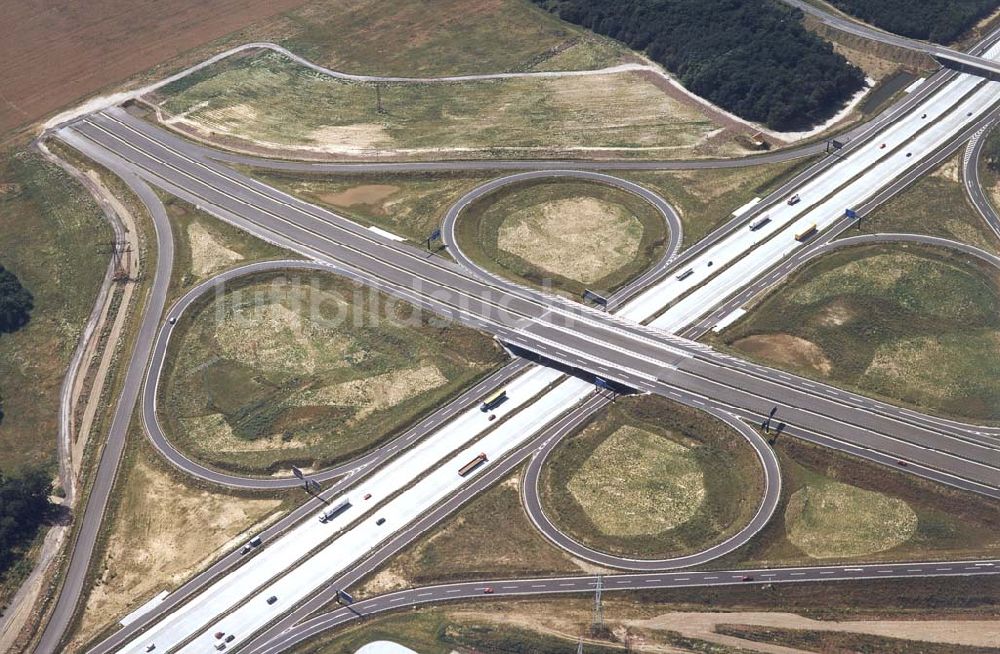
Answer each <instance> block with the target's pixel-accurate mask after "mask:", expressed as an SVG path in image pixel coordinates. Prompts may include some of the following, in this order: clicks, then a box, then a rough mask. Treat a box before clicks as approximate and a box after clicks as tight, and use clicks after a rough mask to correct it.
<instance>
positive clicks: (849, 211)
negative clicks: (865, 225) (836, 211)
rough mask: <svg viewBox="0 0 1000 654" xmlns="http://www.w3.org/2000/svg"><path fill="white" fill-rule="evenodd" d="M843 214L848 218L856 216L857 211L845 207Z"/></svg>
mask: <svg viewBox="0 0 1000 654" xmlns="http://www.w3.org/2000/svg"><path fill="white" fill-rule="evenodd" d="M844 215H845V216H847V217H848V218H857V217H858V212H857V211H855V210H854V209H847V210H846V211H844Z"/></svg>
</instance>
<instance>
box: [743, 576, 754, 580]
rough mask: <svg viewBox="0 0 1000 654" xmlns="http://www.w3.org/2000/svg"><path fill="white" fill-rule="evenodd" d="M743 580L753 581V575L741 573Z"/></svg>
mask: <svg viewBox="0 0 1000 654" xmlns="http://www.w3.org/2000/svg"><path fill="white" fill-rule="evenodd" d="M743 581H753V577H751V576H750V575H743Z"/></svg>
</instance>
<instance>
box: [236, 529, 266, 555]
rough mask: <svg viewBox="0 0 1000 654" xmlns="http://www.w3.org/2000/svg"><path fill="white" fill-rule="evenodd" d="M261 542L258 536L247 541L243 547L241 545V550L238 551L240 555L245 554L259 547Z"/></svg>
mask: <svg viewBox="0 0 1000 654" xmlns="http://www.w3.org/2000/svg"><path fill="white" fill-rule="evenodd" d="M262 542H263V541H262V540H261V538H260V534H258V535H256V536H254V537H253V538H251V539H250V540H248V541H247V542H246V544H245V545H243V549H241V550H240V554H246V553H247V552H249V551H250V550H252V549H255V548H258V547H260V545H261V543H262Z"/></svg>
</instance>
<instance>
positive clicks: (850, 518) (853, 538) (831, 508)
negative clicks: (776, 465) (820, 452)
mask: <svg viewBox="0 0 1000 654" xmlns="http://www.w3.org/2000/svg"><path fill="white" fill-rule="evenodd" d="M785 529H786V531H787V532H788V540H789V541H791V542H792V543H793V544H794V545H795V546H796V547H798V548H799V549H801V550H802V551H803V552H805V553H806V554H808V555H809V556H810V557H812V558H814V559H829V558H850V557H858V556H865V555H868V554H875V553H877V552H884V551H886V550H890V549H892V548H894V547H896V546H898V545H902V544H903V543H905V542H906V541H907V540H909V539H910V537H911V536H913V534H914V532H915V531H916V529H917V514H916V513H915V512H914V511H913V509H911V508H910V507H909V505H908V504H907V503H906V502H904V501H903V500H901V499H898V498H894V497H889V496H887V495H883V494H881V493H876V492H874V491H869V490H864V489H861V488H857V487H855V486H849V485H848V484H842V483H840V482H836V481H830V480H823V481H817V482H815V483H810V484H809V485H807V486H806V487H805V488H802V489H800V490H797V491H795V493H793V494H792V496H791V498H790V499H789V501H788V507H787V508H786V509H785Z"/></svg>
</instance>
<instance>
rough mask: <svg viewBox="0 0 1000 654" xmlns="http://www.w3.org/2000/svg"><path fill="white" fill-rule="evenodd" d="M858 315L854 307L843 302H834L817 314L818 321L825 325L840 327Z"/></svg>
mask: <svg viewBox="0 0 1000 654" xmlns="http://www.w3.org/2000/svg"><path fill="white" fill-rule="evenodd" d="M856 316H857V312H856V311H855V310H854V309H853V308H851V307H849V306H847V305H846V304H844V303H843V302H834V303H832V304H830V305H829V306H827V307H824V308H823V310H822V311H821V312H820V313H819V315H818V316H817V321H818V322H819V324H821V325H823V326H825V327H840V326H841V325H846V324H847V323H849V322H851V321H852V320H854V318H855V317H856Z"/></svg>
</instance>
